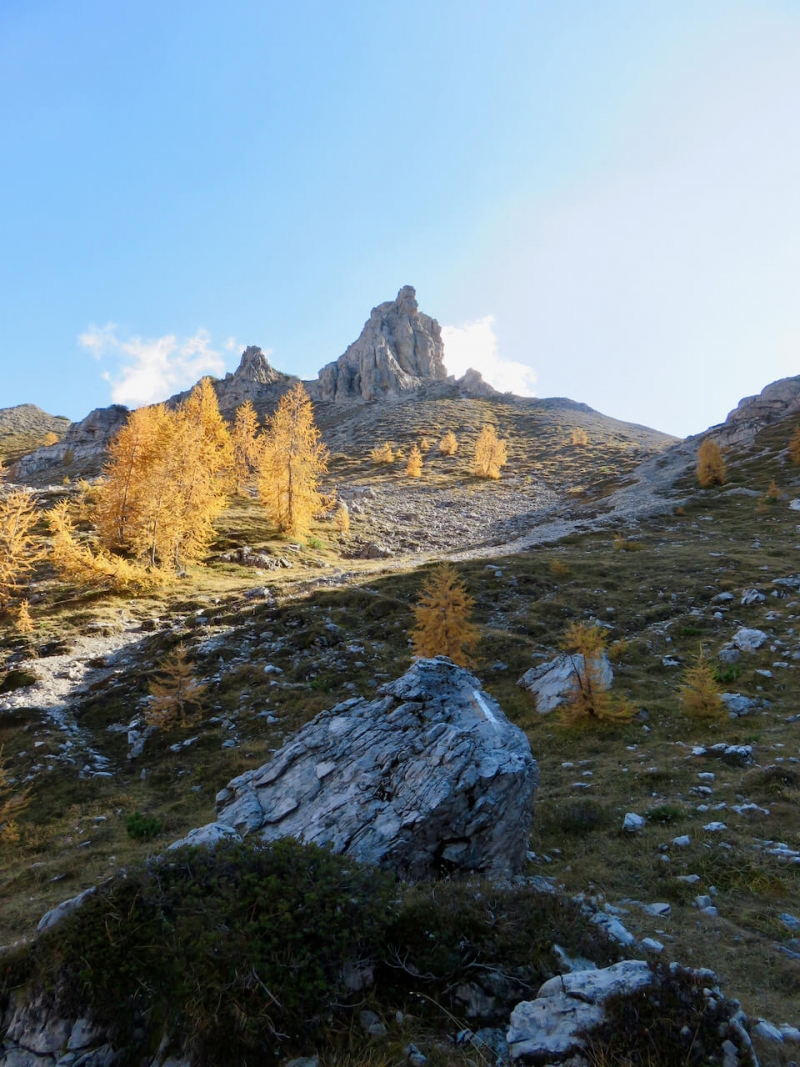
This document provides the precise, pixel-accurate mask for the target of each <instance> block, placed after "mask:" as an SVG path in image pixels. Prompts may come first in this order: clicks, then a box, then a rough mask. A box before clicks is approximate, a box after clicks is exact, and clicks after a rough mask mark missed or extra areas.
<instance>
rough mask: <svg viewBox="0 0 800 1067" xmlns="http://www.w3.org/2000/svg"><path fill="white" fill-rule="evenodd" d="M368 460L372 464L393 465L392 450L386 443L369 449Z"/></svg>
mask: <svg viewBox="0 0 800 1067" xmlns="http://www.w3.org/2000/svg"><path fill="white" fill-rule="evenodd" d="M369 458H370V459H371V460H372V462H373V463H394V449H393V448H392V446H391V445H390V444H389V442H388V441H384V442H383V444H382V445H376V446H375V448H373V449H371V451H370V454H369Z"/></svg>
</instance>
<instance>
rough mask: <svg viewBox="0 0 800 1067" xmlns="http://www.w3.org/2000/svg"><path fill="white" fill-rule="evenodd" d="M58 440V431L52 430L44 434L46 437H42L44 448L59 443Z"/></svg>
mask: <svg viewBox="0 0 800 1067" xmlns="http://www.w3.org/2000/svg"><path fill="white" fill-rule="evenodd" d="M58 441H59V437H58V434H57V433H53V431H52V430H50V431H49V433H46V434H45V435H44V437H43V438H42V446H43V447H44V448H49V447H50V445H57V444H58Z"/></svg>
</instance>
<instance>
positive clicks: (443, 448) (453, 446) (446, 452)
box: [439, 430, 458, 456]
mask: <svg viewBox="0 0 800 1067" xmlns="http://www.w3.org/2000/svg"><path fill="white" fill-rule="evenodd" d="M457 450H458V440H457V438H456V435H455V434H454V433H453V431H452V430H448V431H447V433H446V434H445V435H444V437H443V438H442V439H441V441H440V442H439V451H440V452H441V453H442V455H443V456H454V455H455V454H456V451H457Z"/></svg>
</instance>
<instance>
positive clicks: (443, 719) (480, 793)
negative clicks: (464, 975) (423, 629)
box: [217, 657, 538, 880]
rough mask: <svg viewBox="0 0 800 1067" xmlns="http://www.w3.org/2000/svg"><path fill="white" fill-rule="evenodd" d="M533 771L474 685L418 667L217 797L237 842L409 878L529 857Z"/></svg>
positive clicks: (327, 719) (220, 818)
mask: <svg viewBox="0 0 800 1067" xmlns="http://www.w3.org/2000/svg"><path fill="white" fill-rule="evenodd" d="M537 785H538V768H537V764H536V761H535V760H534V758H533V756H532V755H531V750H530V746H529V744H528V740H527V738H526V737H525V734H524V733H523V732H522V731H521V730H520V729H519V728H518V727H516V726H514V725H513V724H512V723H510V722H509V721H508V719H507V718H506V717H505V715H504V714H503V712H502V711H501V710H500V707H499V705H498V704H497V703H496V702H495V701H494V700H493V699H492V698H491V697H490V696H488V694H486V693H485V692H483V690H482V689H481V686H480V683H479V682H478V680H477V679H476V678H475V677H474V676H473V675H472V674H470V673H469V671H466V670H464V669H463V668H462V667H457V666H456V665H455V664H454V663H452V662H451V661H450V660H448V659H445V658H444V657H437V658H436V659H421V660H417V662H416V663H414V665H413V666H412V667H411V668H410V669H409V670H408V671H407V672H406V674H404V675H403V676H402V677H401V678H399V679H397V680H396V681H394V682H391V683H390V684H388V685H385V686H383V687H382V688H381V689H380V690H379V691H378V695H377V697H376V699H374V700H371V701H367V700H364V699H363V698H354V699H351V700H347V701H345V702H344V703H342V704H338V705H337V706H336V707H334V708H332V709H331V710H330V711H325V712H322V713H321V714H320V715H318V716H317V717H316V718H315V719H314V720H313V721H312V722H311V723H309V724H308V725H307V726H305V727H304V728H303V729H302V730H301V731H300V733H299V734H297V735H296V737H295V738H294V739H293V740H291V741H289V742H288V743H287V744H286V745H284V747H283V748H281V749H280V750H279V751H278V752H276V753H275V755H274V756H273V758H272V759H271V760H270V761H269V762H268V763H266V764H264V765H263V766H262V767H259V768H258V769H256V770H253V771H248V772H246V773H245V774H242V775H240V776H239V777H238V778H235V779H234V780H233V781H232V782H230V783H229V785H228V786H227V788H226V789H223V790H222V791H221V792H220V793H219V794H218V796H217V822H218V823H222V824H225V825H227V826H230V827H231V828H232V829H234V830H235V831H236V832H237V833H239V834H240V835H241V836H242V837H245V836H247V835H248V834H257V835H258V836H259V837H260V838H261V839H262V840H265V841H274V840H276V839H277V838H281V837H295V838H296V839H297V840H298V841H302V842H305V843H315V844H318V845H324V846H327V847H330V848H331V849H332V850H333V851H334V852H337V853H344V854H346V855H348V856H352V857H353V858H354V859H356V860H359V861H361V862H364V863H370V864H374V865H376V866H379V867H382V868H385V869H389V870H393V871H395V872H396V873H397V874H398V875H399V876H400V877H402V878H407V879H410V880H418V879H421V878H426V877H431V876H435V875H437V874H441V873H442V872H446V871H465V872H466V871H476V872H477V871H479V872H482V873H485V874H495V875H508V874H514V873H516V872H518V871H519V870H520V869H521V868H522V866H523V863H524V861H525V857H526V853H527V849H528V834H529V831H530V827H531V821H532V818H533V805H534V794H535V791H536V787H537Z"/></svg>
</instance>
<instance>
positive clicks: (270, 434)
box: [258, 382, 329, 536]
mask: <svg viewBox="0 0 800 1067" xmlns="http://www.w3.org/2000/svg"><path fill="white" fill-rule="evenodd" d="M327 469H328V450H327V448H325V446H324V445H323V444H322V442H321V441H320V432H319V430H318V429H317V427H316V425H315V424H314V410H313V408H312V406H311V400H310V398H309V396H308V393H307V392H306V391H305V389H304V387H303V384H302V382H298V383H297V384H296V385H294V386H293V387H292V388H291V389H290V390H289V392H288V393H284V395H283V396H282V397H281V400H280V403H279V404H278V407H277V409H276V411H275V414H274V415H273V416H272V418H271V419H270V420H269V424H268V428H267V432H266V434H265V435H264V444H263V446H262V449H261V457H260V460H259V477H258V494H259V498H260V499H261V502H262V504H263V505H264V507H265V508H266V509H267V513H268V514H269V517H270V519H271V521H272V522H273V523H274V524H275V526H276V527H277V529H278V530H279V531H280V532H281V533H289V534H293V535H295V536H301V535H302V534H305V533H307V532H308V530H309V528H310V525H311V520H312V519H313V517H314V516H315V515H316V514H317V512H319V511H322V510H324V509H325V508H326V506H327V505H328V503H329V502H328V501H327V500H326V498H325V496H324V495H323V494H322V493H321V492H320V489H319V483H320V478H321V477H322V475H323V474H324V473H325V471H327Z"/></svg>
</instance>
